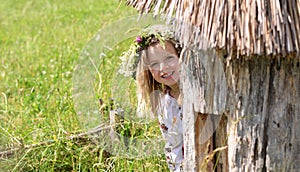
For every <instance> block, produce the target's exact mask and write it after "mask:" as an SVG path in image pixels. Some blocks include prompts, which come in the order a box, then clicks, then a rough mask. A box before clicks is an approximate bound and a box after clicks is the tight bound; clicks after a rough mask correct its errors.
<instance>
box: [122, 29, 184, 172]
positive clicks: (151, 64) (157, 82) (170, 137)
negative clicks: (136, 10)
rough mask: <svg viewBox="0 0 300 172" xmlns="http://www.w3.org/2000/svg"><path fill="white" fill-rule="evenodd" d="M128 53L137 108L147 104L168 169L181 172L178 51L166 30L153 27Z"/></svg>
mask: <svg viewBox="0 0 300 172" xmlns="http://www.w3.org/2000/svg"><path fill="white" fill-rule="evenodd" d="M130 51H131V52H133V53H135V55H134V56H131V57H133V58H134V59H133V58H127V62H128V61H131V62H132V63H133V65H132V66H130V68H133V69H134V68H136V71H135V72H134V73H133V75H135V76H134V77H135V78H136V81H137V85H138V92H139V94H138V95H140V96H139V101H138V102H139V106H138V108H142V107H144V105H148V107H150V108H151V111H152V113H154V114H155V115H157V116H158V121H159V125H160V130H161V132H162V135H163V138H164V139H165V140H166V144H165V149H164V152H165V155H166V160H167V163H168V167H169V169H170V171H182V162H183V133H182V112H181V107H180V105H179V104H178V100H179V97H180V89H179V75H180V74H179V56H180V52H181V48H180V46H179V44H178V42H176V41H175V40H174V38H173V34H172V33H171V32H169V31H168V28H166V27H164V26H156V27H152V28H150V29H148V30H147V31H145V32H144V33H143V34H142V35H141V36H138V37H137V38H136V42H135V43H134V44H133V46H132V48H131V50H130ZM133 53H127V56H128V55H130V54H131V55H132V54H133ZM125 56H126V54H125ZM123 60H124V58H123ZM135 66H137V67H135Z"/></svg>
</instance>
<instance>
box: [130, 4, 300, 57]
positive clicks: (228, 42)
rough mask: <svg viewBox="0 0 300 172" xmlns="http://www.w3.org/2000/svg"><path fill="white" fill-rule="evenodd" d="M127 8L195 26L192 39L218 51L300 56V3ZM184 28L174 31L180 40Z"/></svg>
mask: <svg viewBox="0 0 300 172" xmlns="http://www.w3.org/2000/svg"><path fill="white" fill-rule="evenodd" d="M127 5H130V6H133V7H135V8H136V9H137V10H138V11H140V12H141V13H149V12H153V13H154V14H160V13H164V14H167V15H168V16H172V17H175V18H176V19H180V21H185V22H189V23H192V24H193V25H196V26H197V27H198V31H196V32H195V31H194V33H191V32H190V33H188V35H189V37H190V38H189V40H190V41H193V38H195V34H196V36H199V35H200V36H203V37H205V38H207V39H208V40H209V41H210V43H211V44H212V46H213V48H216V49H226V50H227V52H232V51H235V53H238V54H240V55H252V54H257V55H278V54H282V55H283V56H285V55H287V54H291V53H297V54H298V55H299V54H300V53H299V52H300V48H299V47H300V1H299V0H243V1H242V0H127ZM182 25H183V24H182V23H181V24H177V25H176V30H175V31H176V32H177V34H179V35H180V36H181V37H183V36H184V34H186V33H187V32H183V30H184V29H183V26H182ZM185 36H186V35H185ZM194 41H197V40H194Z"/></svg>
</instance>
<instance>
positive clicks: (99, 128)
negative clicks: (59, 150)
mask: <svg viewBox="0 0 300 172" xmlns="http://www.w3.org/2000/svg"><path fill="white" fill-rule="evenodd" d="M111 127H112V126H111V125H110V126H104V127H103V126H97V127H95V128H93V129H91V130H88V131H86V132H83V133H79V134H74V135H71V136H68V137H67V138H66V139H59V140H58V141H62V140H74V139H80V138H85V137H86V136H89V137H90V135H96V134H99V133H100V132H101V131H105V130H109V129H111ZM55 142H57V140H48V141H44V142H40V143H36V144H30V145H20V146H19V147H15V148H6V149H4V150H2V151H1V152H0V159H4V158H10V157H12V156H13V155H14V154H15V153H16V152H17V151H20V150H24V149H32V148H36V147H40V146H46V145H50V144H52V143H55Z"/></svg>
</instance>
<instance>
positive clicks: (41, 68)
mask: <svg viewBox="0 0 300 172" xmlns="http://www.w3.org/2000/svg"><path fill="white" fill-rule="evenodd" d="M133 14H136V12H135V11H134V10H133V9H131V8H129V7H126V6H125V5H124V2H119V1H117V0H76V1H75V0H74V1H73V0H72V1H71V0H64V1H60V0H39V1H34V0H18V1H17V0H2V2H1V3H0V149H4V148H7V147H22V145H30V144H34V143H40V142H44V141H51V142H50V143H49V144H45V145H42V146H38V147H32V148H29V149H21V151H18V152H16V154H15V156H13V157H10V158H3V159H0V171H164V170H166V169H167V167H166V164H165V162H164V158H163V155H158V156H157V157H149V158H147V159H134V158H132V159H131V158H126V157H119V156H114V155H109V154H107V152H106V151H105V150H104V149H103V148H102V147H100V146H99V145H97V143H94V142H90V141H88V140H86V141H82V140H68V139H66V138H67V136H69V135H70V134H71V133H75V132H78V131H80V130H81V127H80V125H79V121H78V120H77V119H78V118H77V115H76V112H75V110H74V108H73V105H74V103H73V100H72V89H73V87H72V74H73V71H74V65H75V63H76V59H77V58H78V56H79V55H80V53H81V50H82V49H83V48H84V46H85V44H86V43H87V42H88V41H89V39H91V38H92V36H93V35H94V34H95V33H96V32H97V30H98V29H100V28H101V27H103V26H105V25H109V24H110V23H111V22H113V21H115V20H117V19H120V18H123V17H125V16H129V15H133ZM108 70H109V69H108ZM101 89H103V88H101ZM101 91H105V90H101ZM130 129H131V130H132V129H133V128H130Z"/></svg>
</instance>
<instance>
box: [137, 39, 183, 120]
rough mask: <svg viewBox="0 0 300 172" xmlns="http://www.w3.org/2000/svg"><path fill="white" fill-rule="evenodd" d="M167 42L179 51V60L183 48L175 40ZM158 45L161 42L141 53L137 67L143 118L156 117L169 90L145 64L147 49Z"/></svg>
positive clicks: (138, 92)
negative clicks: (160, 104)
mask: <svg viewBox="0 0 300 172" xmlns="http://www.w3.org/2000/svg"><path fill="white" fill-rule="evenodd" d="M167 41H168V42H170V43H171V44H172V45H173V46H174V48H175V49H176V50H177V55H178V58H179V57H180V53H181V47H180V46H179V44H178V42H176V41H175V40H167ZM158 43H160V42H153V43H151V44H150V45H149V46H148V47H146V48H145V49H144V50H142V51H141V53H140V54H141V57H140V60H139V63H138V66H137V71H136V81H137V95H138V111H139V113H142V114H141V115H143V116H144V115H152V114H154V115H156V114H155V113H156V108H157V106H158V103H159V100H160V98H161V96H162V95H163V94H165V93H166V90H167V89H168V88H169V87H168V86H167V85H163V84H161V83H159V82H157V81H156V80H155V79H154V78H153V76H152V74H151V72H150V70H149V67H148V65H147V64H146V63H145V60H146V59H147V58H148V53H147V49H148V48H149V47H150V46H153V45H155V44H158ZM163 47H164V46H163ZM148 113H150V114H148Z"/></svg>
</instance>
